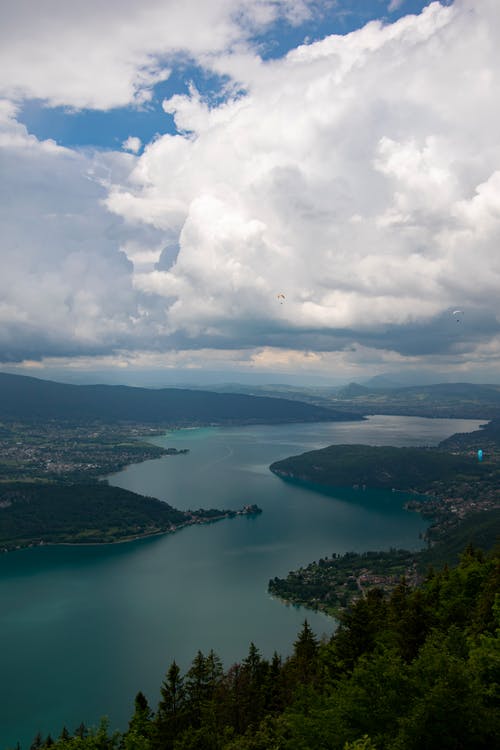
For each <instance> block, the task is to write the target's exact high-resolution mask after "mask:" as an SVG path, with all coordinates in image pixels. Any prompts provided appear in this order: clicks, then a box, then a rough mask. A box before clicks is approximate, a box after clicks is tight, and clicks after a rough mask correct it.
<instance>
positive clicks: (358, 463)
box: [270, 445, 488, 490]
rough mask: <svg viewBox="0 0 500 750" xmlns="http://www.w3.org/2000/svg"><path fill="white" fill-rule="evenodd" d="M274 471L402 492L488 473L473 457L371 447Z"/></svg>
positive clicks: (320, 455) (293, 461)
mask: <svg viewBox="0 0 500 750" xmlns="http://www.w3.org/2000/svg"><path fill="white" fill-rule="evenodd" d="M270 469H271V471H272V472H274V473H275V474H277V475H278V476H280V477H282V478H284V479H286V478H292V479H300V480H304V481H308V482H313V483H315V484H321V485H325V486H330V487H350V486H352V485H359V486H362V485H366V486H367V487H370V488H373V487H376V488H380V489H392V488H397V489H399V490H411V489H419V488H422V489H424V488H427V487H428V486H429V484H430V483H431V482H433V481H437V480H440V481H442V482H444V483H446V482H447V481H449V480H451V479H453V480H455V479H456V478H457V476H459V475H466V476H472V477H480V476H482V475H484V474H486V473H487V471H488V468H485V465H481V464H478V462H477V460H476V459H474V458H473V457H471V456H464V455H454V454H452V453H445V452H442V451H438V450H435V449H431V448H429V449H426V448H393V447H392V446H376V447H375V446H371V445H330V446H328V447H327V448H321V449H320V450H315V451H308V452H306V453H303V454H302V455H300V456H291V457H290V458H285V459H283V460H282V461H276V462H275V463H273V464H271V466H270Z"/></svg>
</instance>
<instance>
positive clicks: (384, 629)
mask: <svg viewBox="0 0 500 750" xmlns="http://www.w3.org/2000/svg"><path fill="white" fill-rule="evenodd" d="M499 592H500V549H498V548H497V549H496V550H495V551H493V552H491V553H489V554H488V555H485V554H483V552H481V551H480V550H478V549H475V548H473V547H472V546H469V547H467V549H466V550H465V551H464V552H463V554H462V556H461V559H460V563H459V564H458V565H457V566H456V567H453V568H449V567H447V566H444V568H443V569H442V570H439V571H435V570H433V569H429V571H428V573H427V576H426V578H425V581H424V583H423V584H422V586H421V587H419V588H417V589H412V588H410V587H409V586H408V585H407V583H406V581H405V580H404V579H403V580H402V581H401V583H400V584H399V585H398V586H397V587H396V589H395V590H394V591H393V592H392V593H391V594H390V595H389V596H387V595H384V594H383V592H382V591H381V590H379V589H372V590H370V591H369V592H368V593H367V595H366V596H365V597H363V598H362V599H360V600H358V601H357V602H356V603H355V604H354V605H353V606H352V607H351V608H350V609H349V610H348V611H347V612H345V613H344V614H343V616H342V620H341V623H340V625H339V628H338V629H337V631H336V632H335V633H334V635H333V636H332V637H331V638H330V639H329V640H324V641H321V642H320V641H319V640H318V639H317V637H316V636H315V635H314V633H313V631H312V630H311V628H310V626H309V625H308V623H307V621H306V622H305V623H304V625H303V627H302V629H301V631H300V633H299V634H298V637H297V640H296V641H295V643H294V646H293V652H292V654H291V655H290V656H289V657H287V658H285V659H282V658H281V657H280V656H279V655H278V654H277V653H275V654H274V655H273V657H272V658H271V659H265V658H263V656H262V655H261V653H260V652H259V650H258V648H257V647H256V646H255V644H253V643H252V644H250V647H249V650H248V654H247V655H246V656H245V658H243V659H242V660H241V662H239V663H237V664H234V665H232V666H231V667H230V668H229V669H228V670H224V669H223V666H222V663H221V660H220V658H219V657H218V656H217V654H215V653H214V652H213V651H210V652H209V653H208V654H203V653H202V652H201V651H198V653H197V654H196V656H195V658H194V660H193V662H192V664H191V666H190V668H189V669H188V670H187V671H186V673H185V674H182V673H181V670H180V669H179V667H178V665H177V664H176V663H175V661H174V662H172V664H171V665H170V666H169V668H168V670H167V672H166V674H165V679H164V681H163V683H162V685H161V690H160V699H159V702H158V704H157V706H156V708H155V709H153V708H152V707H151V706H150V705H149V703H148V700H147V699H146V697H145V696H144V694H143V693H142V692H139V693H138V694H137V696H136V698H135V706H134V712H133V714H132V716H131V718H130V721H129V723H128V727H127V729H126V731H124V732H111V731H110V730H109V728H108V724H107V722H106V720H102V722H101V724H100V726H99V727H98V728H97V729H92V730H88V729H87V728H85V727H84V726H83V725H81V726H80V727H78V728H77V730H75V731H74V732H73V733H72V734H71V733H70V732H69V731H68V730H67V729H66V728H64V729H63V730H62V732H61V734H60V736H59V737H58V738H53V737H51V736H49V737H46V738H42V737H41V736H40V735H38V736H37V737H36V738H35V740H34V741H33V743H32V745H31V750H41V748H48V747H51V748H53V750H422V749H423V748H425V749H426V750H483V749H484V750H486V748H487V749H488V750H494V749H495V748H499V747H500V744H499V739H498V738H499V737H500V593H499Z"/></svg>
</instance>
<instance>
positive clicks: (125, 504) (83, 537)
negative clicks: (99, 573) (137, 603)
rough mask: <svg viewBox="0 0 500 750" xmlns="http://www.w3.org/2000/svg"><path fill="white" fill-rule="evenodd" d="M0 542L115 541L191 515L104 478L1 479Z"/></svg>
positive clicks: (2, 544)
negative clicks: (79, 480)
mask: <svg viewBox="0 0 500 750" xmlns="http://www.w3.org/2000/svg"><path fill="white" fill-rule="evenodd" d="M0 509H1V512H0V548H4V547H8V548H12V547H15V546H25V545H26V544H28V543H40V541H43V542H44V543H61V542H72V543H81V542H88V543H91V542H113V541H119V540H120V539H127V538H128V539H130V538H131V537H133V536H142V535H145V534H153V533H158V532H163V531H168V530H170V529H171V528H172V527H174V526H175V525H178V524H182V523H185V522H187V521H188V520H189V518H190V516H189V515H188V514H187V513H184V512H183V511H180V510H176V509H175V508H172V507H171V506H170V505H168V504H167V503H164V502H162V501H160V500H157V499H156V498H153V497H145V496H143V495H137V494H136V493H135V492H130V491H129V490H124V489H121V488H120V487H110V486H109V485H108V484H105V483H103V482H94V483H89V484H74V485H57V484H39V483H34V482H32V483H30V482H24V483H23V482H10V483H9V482H4V483H1V484H0Z"/></svg>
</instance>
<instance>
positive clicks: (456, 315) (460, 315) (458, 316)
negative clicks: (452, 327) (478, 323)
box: [452, 310, 464, 323]
mask: <svg viewBox="0 0 500 750" xmlns="http://www.w3.org/2000/svg"><path fill="white" fill-rule="evenodd" d="M452 315H453V317H454V318H455V320H456V321H457V323H461V322H462V318H463V317H464V311H463V310H453V312H452Z"/></svg>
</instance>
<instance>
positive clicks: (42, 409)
mask: <svg viewBox="0 0 500 750" xmlns="http://www.w3.org/2000/svg"><path fill="white" fill-rule="evenodd" d="M0 419H2V420H13V419H14V420H19V421H36V420H69V421H84V422H92V421H94V420H99V421H102V422H105V423H110V422H114V421H122V422H140V423H143V424H144V423H150V424H165V425H171V426H172V425H187V424H189V425H196V424H212V423H213V424H244V423H246V424H252V423H260V424H272V423H279V422H324V421H335V420H342V421H345V420H350V419H361V416H360V415H359V414H358V413H356V414H349V413H345V412H343V413H342V414H339V413H337V412H335V411H334V410H332V409H329V408H325V407H320V406H315V405H313V404H306V403H302V402H300V401H289V400H287V399H283V398H269V397H257V396H248V395H244V394H236V393H212V392H209V391H200V390H187V389H183V388H161V389H157V390H155V389H152V388H132V387H129V386H124V385H68V384H66V383H55V382H53V381H50V380H39V379H38V378H31V377H26V376H24V375H9V374H8V373H3V372H2V373H0Z"/></svg>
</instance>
